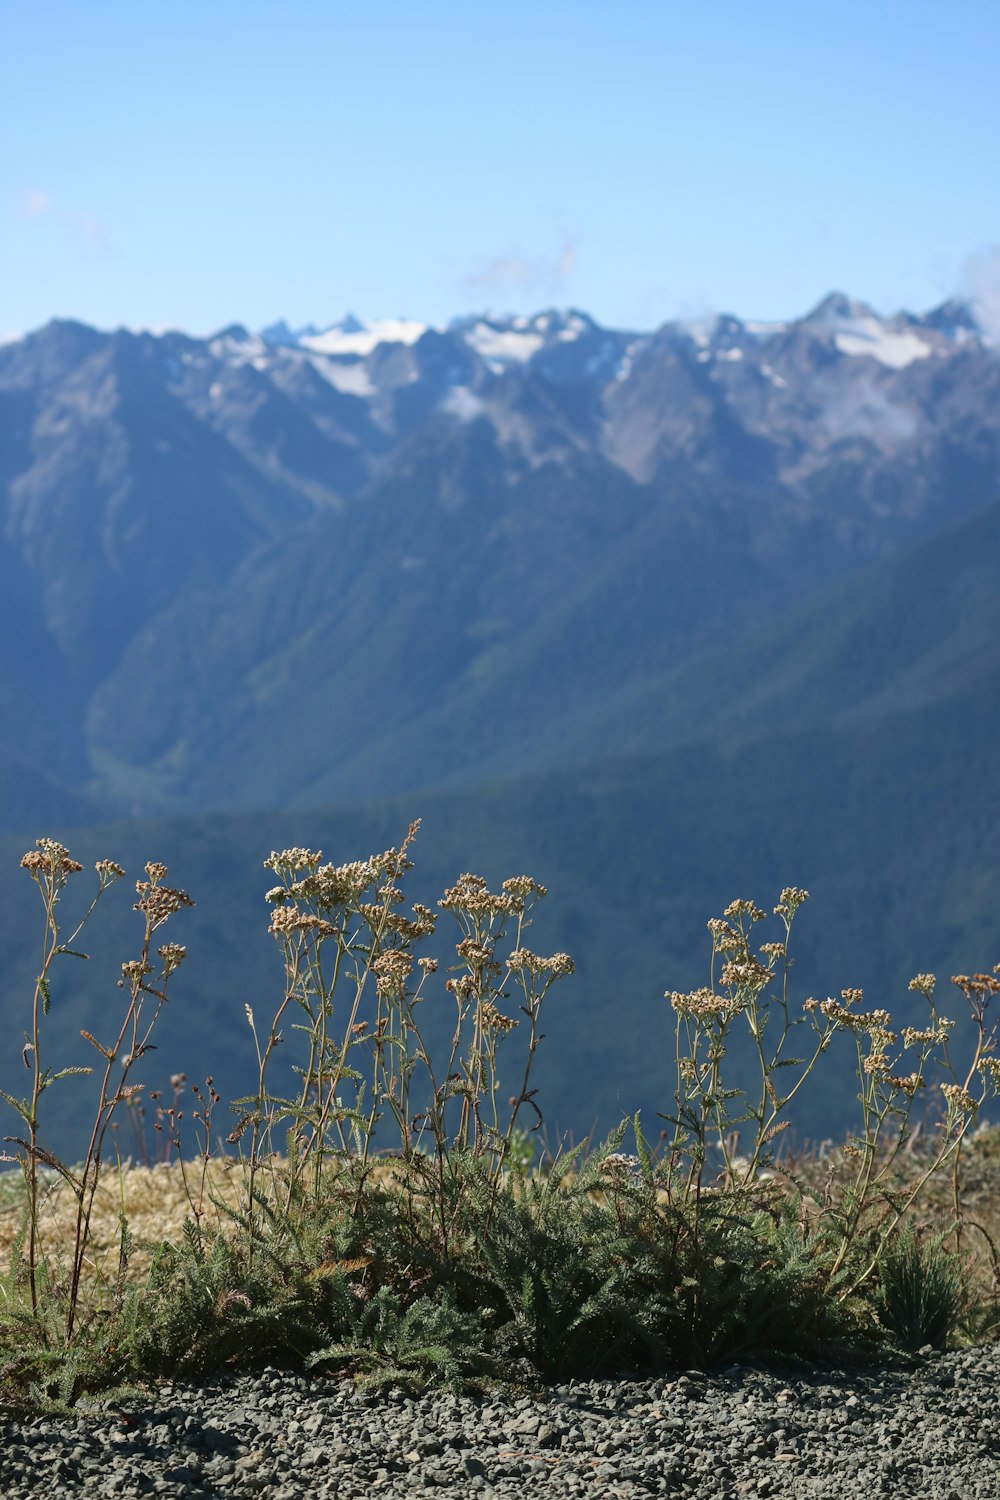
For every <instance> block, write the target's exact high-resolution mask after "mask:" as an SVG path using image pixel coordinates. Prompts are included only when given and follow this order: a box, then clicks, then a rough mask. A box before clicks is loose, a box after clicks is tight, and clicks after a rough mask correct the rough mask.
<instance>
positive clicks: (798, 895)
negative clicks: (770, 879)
mask: <svg viewBox="0 0 1000 1500" xmlns="http://www.w3.org/2000/svg"><path fill="white" fill-rule="evenodd" d="M808 900H809V892H808V891H800V890H799V888H798V886H796V885H786V886H785V888H784V890H783V891H782V893H781V895H780V897H779V898H778V904H777V906H776V907H775V908H774V915H775V916H776V917H784V919H785V921H786V922H790V921H791V920H792V918H793V917H794V915H795V913H796V912H797V911H798V909H799V907H800V906H802V905H803V903H804V902H806V901H808Z"/></svg>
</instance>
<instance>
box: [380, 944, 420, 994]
mask: <svg viewBox="0 0 1000 1500" xmlns="http://www.w3.org/2000/svg"><path fill="white" fill-rule="evenodd" d="M372 967H373V969H374V970H375V985H376V988H377V990H378V992H379V994H380V995H381V996H383V997H384V998H389V997H390V996H393V995H401V994H402V993H403V991H404V990H405V988H406V981H407V980H408V979H409V977H410V970H411V969H412V967H413V957H412V955H411V954H409V953H407V952H405V951H404V950H403V949H402V948H388V949H387V950H386V951H385V952H384V953H380V954H379V956H378V958H377V959H376V960H375V962H374V964H373V965H372Z"/></svg>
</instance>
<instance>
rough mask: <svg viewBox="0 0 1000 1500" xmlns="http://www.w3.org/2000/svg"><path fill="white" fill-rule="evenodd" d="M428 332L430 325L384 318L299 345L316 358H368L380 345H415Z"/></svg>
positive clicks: (310, 338)
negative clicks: (336, 356)
mask: <svg viewBox="0 0 1000 1500" xmlns="http://www.w3.org/2000/svg"><path fill="white" fill-rule="evenodd" d="M426 332H427V324H426V323H416V322H413V321H411V320H410V319H409V318H382V319H379V320H378V321H376V322H374V323H364V324H362V325H361V327H360V328H358V329H356V330H350V331H348V330H347V329H345V328H344V327H342V326H341V325H339V324H338V325H337V326H335V327H333V328H328V329H327V330H326V332H325V333H316V334H307V335H306V336H305V337H303V338H300V339H299V344H300V345H301V346H302V347H303V348H305V349H311V350H312V351H313V353H314V354H357V355H360V356H361V357H362V358H364V356H365V355H367V354H371V352H372V350H373V349H377V348H378V346H379V344H407V345H409V344H415V343H416V342H417V340H418V339H421V338H423V336H424V334H425V333H426Z"/></svg>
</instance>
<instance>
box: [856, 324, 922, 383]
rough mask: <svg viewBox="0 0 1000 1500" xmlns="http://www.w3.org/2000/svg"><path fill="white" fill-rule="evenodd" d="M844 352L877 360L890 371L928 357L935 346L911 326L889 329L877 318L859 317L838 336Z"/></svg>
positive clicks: (900, 368) (901, 368)
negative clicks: (901, 328)
mask: <svg viewBox="0 0 1000 1500" xmlns="http://www.w3.org/2000/svg"><path fill="white" fill-rule="evenodd" d="M833 341H834V343H835V344H836V346H837V348H838V349H839V350H840V352H841V354H850V355H860V356H867V357H868V358H870V359H877V360H878V362H879V364H880V365H885V366H887V367H888V369H890V370H903V369H905V368H906V366H907V365H912V364H913V362H914V360H917V359H927V358H928V356H929V355H930V353H931V347H930V345H929V344H927V343H925V342H924V340H923V339H922V338H920V337H919V335H917V334H915V333H911V332H910V331H909V330H908V329H903V330H895V329H891V328H887V327H886V326H885V325H884V324H883V323H880V322H879V320H878V319H877V318H855V319H852V320H851V321H850V322H849V323H845V324H844V326H843V328H842V329H841V330H839V331H838V332H837V333H836V334H835V335H834V340H833Z"/></svg>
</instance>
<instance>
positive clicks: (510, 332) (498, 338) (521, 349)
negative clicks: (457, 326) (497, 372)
mask: <svg viewBox="0 0 1000 1500" xmlns="http://www.w3.org/2000/svg"><path fill="white" fill-rule="evenodd" d="M541 321H542V320H541V319H538V320H537V323H541ZM465 342H466V343H467V344H468V346H469V348H470V349H474V350H475V352H476V353H477V354H478V355H479V357H480V359H484V360H485V361H486V363H487V364H489V365H491V366H494V367H499V368H502V367H503V366H504V365H507V364H525V363H526V362H527V361H528V360H529V359H531V357H532V356H533V355H535V354H537V353H538V351H539V349H541V348H542V346H543V345H544V343H545V337H544V334H543V333H537V332H534V331H529V330H527V329H525V330H522V329H518V328H514V327H511V328H500V327H497V326H496V325H495V324H494V323H485V322H480V323H476V324H474V325H473V327H472V328H470V329H468V330H467V332H466V333H465Z"/></svg>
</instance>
